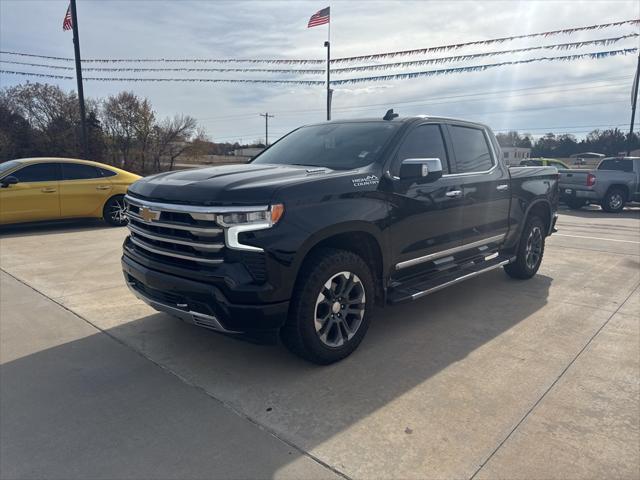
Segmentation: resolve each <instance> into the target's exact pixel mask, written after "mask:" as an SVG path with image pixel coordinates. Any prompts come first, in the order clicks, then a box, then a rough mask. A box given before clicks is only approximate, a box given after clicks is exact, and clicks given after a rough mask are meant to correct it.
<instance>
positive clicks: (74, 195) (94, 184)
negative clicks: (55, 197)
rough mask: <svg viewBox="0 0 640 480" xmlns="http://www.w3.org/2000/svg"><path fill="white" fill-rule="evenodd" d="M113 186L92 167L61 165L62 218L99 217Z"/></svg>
mask: <svg viewBox="0 0 640 480" xmlns="http://www.w3.org/2000/svg"><path fill="white" fill-rule="evenodd" d="M112 190H113V186H112V185H111V182H110V181H109V179H108V178H105V177H103V176H102V174H101V173H100V170H99V169H98V168H96V167H94V166H93V165H87V164H82V163H63V164H62V180H61V181H60V211H61V215H62V217H63V218H72V217H100V216H102V208H103V206H104V204H105V202H106V201H107V199H108V198H109V196H110V194H111V191H112Z"/></svg>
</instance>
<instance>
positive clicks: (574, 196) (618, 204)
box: [559, 157, 640, 213]
mask: <svg viewBox="0 0 640 480" xmlns="http://www.w3.org/2000/svg"><path fill="white" fill-rule="evenodd" d="M559 171H560V181H559V188H560V200H561V201H563V202H564V203H566V204H567V205H568V206H569V208H572V209H579V208H582V207H584V206H585V205H587V204H590V203H598V204H600V206H601V207H602V209H603V210H604V211H606V212H610V213H620V212H621V211H622V209H623V208H624V206H625V205H626V204H627V203H628V202H638V201H640V157H609V158H604V159H602V160H601V161H600V163H599V164H598V168H596V169H595V170H586V169H583V170H577V169H572V170H559Z"/></svg>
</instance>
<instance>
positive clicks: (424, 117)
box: [305, 115, 490, 130]
mask: <svg viewBox="0 0 640 480" xmlns="http://www.w3.org/2000/svg"><path fill="white" fill-rule="evenodd" d="M424 120H432V121H436V122H454V123H463V124H467V125H474V126H478V127H482V128H486V129H489V130H490V127H489V126H488V125H485V124H484V123H480V122H474V121H470V120H464V119H461V118H454V117H439V116H431V115H414V116H410V117H396V118H394V119H392V120H383V119H382V118H380V117H366V118H347V119H339V120H329V121H326V122H318V123H310V124H307V125H305V126H307V127H308V126H315V125H326V124H340V123H361V122H377V123H388V122H391V123H405V124H406V123H414V122H419V121H424Z"/></svg>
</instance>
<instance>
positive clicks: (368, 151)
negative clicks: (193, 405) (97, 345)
mask: <svg viewBox="0 0 640 480" xmlns="http://www.w3.org/2000/svg"><path fill="white" fill-rule="evenodd" d="M125 200H126V202H127V204H128V209H129V210H128V214H129V219H130V221H129V225H128V227H129V229H130V230H131V234H130V236H129V237H128V238H127V239H126V240H125V242H124V254H123V257H122V267H123V270H124V276H125V280H126V282H127V284H128V285H129V287H130V288H131V290H132V292H133V293H134V294H135V295H136V296H137V297H139V298H140V299H142V300H143V301H145V302H147V303H148V304H149V305H151V306H153V307H154V308H156V309H157V310H159V311H163V312H167V313H169V314H171V315H174V316H176V317H179V318H181V319H183V320H186V321H187V322H190V323H194V324H196V325H200V326H202V327H206V328H209V329H212V330H216V331H219V332H223V333H227V334H230V335H242V336H244V337H247V338H250V339H254V340H259V341H265V340H274V339H277V338H278V336H279V337H280V338H281V339H282V341H283V342H284V344H285V345H286V346H287V347H288V348H289V349H291V350H292V351H293V352H295V353H297V354H298V355H300V356H302V357H303V358H305V359H308V360H310V361H312V362H315V363H319V364H328V363H332V362H335V361H337V360H340V359H342V358H344V357H346V356H347V355H349V354H350V353H351V352H353V351H354V350H355V349H356V347H357V346H358V344H359V343H360V342H361V341H362V339H363V337H364V335H365V333H366V331H367V328H368V326H369V322H370V320H371V313H372V309H373V306H374V304H378V305H387V304H396V303H400V302H411V301H416V300H418V299H420V298H422V297H424V296H426V295H428V294H430V293H433V292H436V291H438V290H440V289H442V288H444V287H447V286H450V285H453V284H456V283H458V282H461V281H463V280H466V279H469V278H472V277H475V276H477V275H480V274H482V273H484V272H488V271H490V270H493V269H496V268H500V267H504V269H505V270H506V272H507V273H508V274H509V275H510V276H511V277H514V278H517V279H527V278H531V277H532V276H534V275H535V274H536V272H537V270H538V268H539V267H540V263H541V261H542V257H543V253H544V247H545V239H546V237H547V236H548V235H550V234H551V233H552V232H553V231H554V224H555V221H556V208H557V203H558V173H557V170H556V169H555V168H552V167H515V168H508V167H507V166H506V165H505V163H504V160H503V158H502V154H501V151H500V147H499V145H498V143H497V141H496V139H495V137H494V135H493V133H492V132H491V130H490V129H489V128H488V127H486V126H484V125H481V124H477V123H471V122H466V121H461V120H454V119H448V118H437V117H426V116H425V117H411V118H397V117H396V114H393V113H392V111H389V112H387V115H385V116H384V119H371V120H352V121H331V122H326V123H320V124H316V125H308V126H304V127H301V128H298V129H296V130H294V131H293V132H291V133H289V134H288V135H286V136H285V137H283V138H282V139H280V140H279V141H278V142H276V143H274V144H273V145H271V146H270V147H269V148H267V149H266V150H265V151H264V152H262V153H261V154H260V155H258V156H257V157H256V158H255V159H254V160H253V161H252V162H251V163H249V164H245V165H226V166H219V167H211V168H204V169H198V170H187V171H180V172H169V173H162V174H159V175H155V176H152V177H148V178H144V179H142V180H140V181H138V182H136V183H135V184H134V185H132V186H131V187H130V188H129V191H128V195H127V197H126V199H125Z"/></svg>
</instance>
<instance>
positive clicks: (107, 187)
mask: <svg viewBox="0 0 640 480" xmlns="http://www.w3.org/2000/svg"><path fill="white" fill-rule="evenodd" d="M96 190H111V185H100V186H98V187H96Z"/></svg>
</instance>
